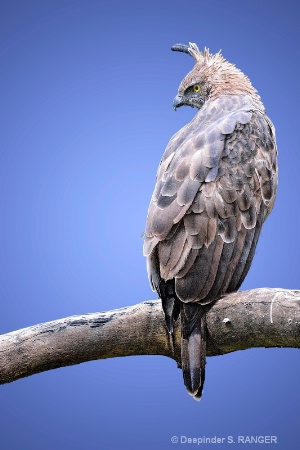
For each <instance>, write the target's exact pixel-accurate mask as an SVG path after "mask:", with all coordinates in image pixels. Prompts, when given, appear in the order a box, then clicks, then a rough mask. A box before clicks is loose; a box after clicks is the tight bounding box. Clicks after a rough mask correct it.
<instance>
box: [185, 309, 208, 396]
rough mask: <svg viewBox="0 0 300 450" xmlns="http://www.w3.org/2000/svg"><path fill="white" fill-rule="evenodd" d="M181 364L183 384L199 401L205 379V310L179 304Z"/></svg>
mask: <svg viewBox="0 0 300 450" xmlns="http://www.w3.org/2000/svg"><path fill="white" fill-rule="evenodd" d="M180 320H181V364H182V371H183V379H184V384H185V386H186V388H187V390H188V392H189V394H191V395H192V396H193V397H194V398H195V399H196V400H200V399H201V395H202V389H203V385H204V379H205V360H206V308H205V307H204V306H201V305H199V304H197V303H181V312H180Z"/></svg>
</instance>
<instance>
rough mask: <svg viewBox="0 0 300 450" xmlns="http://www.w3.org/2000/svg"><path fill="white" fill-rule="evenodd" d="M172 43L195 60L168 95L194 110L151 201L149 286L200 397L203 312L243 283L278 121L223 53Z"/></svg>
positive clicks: (268, 195) (261, 215)
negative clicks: (177, 338)
mask: <svg viewBox="0 0 300 450" xmlns="http://www.w3.org/2000/svg"><path fill="white" fill-rule="evenodd" d="M172 50H174V51H180V52H184V53H187V54H189V55H190V56H192V57H193V58H194V59H195V61H196V63H195V65H194V67H193V69H192V70H191V71H190V72H189V73H188V74H187V75H186V76H185V78H184V79H183V80H182V82H181V84H180V86H179V90H178V94H177V95H176V97H175V99H174V101H173V107H174V109H175V110H176V109H177V108H179V107H181V106H184V105H186V106H192V107H196V108H197V109H198V112H197V114H196V115H195V117H194V118H193V120H192V121H191V122H190V123H189V124H187V125H186V126H184V127H183V128H182V129H181V130H179V131H178V132H177V133H176V134H175V135H174V136H173V137H172V138H171V140H170V142H169V143H168V145H167V148H166V150H165V152H164V154H163V157H162V159H161V162H160V165H159V169H158V172H157V177H156V185H155V189H154V192H153V195H152V198H151V201H150V205H149V210H148V216H147V223H146V231H145V242H144V255H145V256H146V257H147V270H148V276H149V280H150V284H151V286H152V289H153V290H155V291H156V292H157V293H158V295H159V297H160V298H161V301H162V307H163V310H164V314H165V319H166V327H167V329H168V331H169V333H170V334H172V333H173V324H174V322H175V321H176V320H177V319H178V317H179V316H180V326H181V365H182V370H183V378H184V383H185V385H186V387H187V390H188V392H189V393H190V394H191V395H192V396H193V397H194V398H195V399H200V398H201V395H202V389H203V384H204V378H205V358H206V336H207V329H206V312H207V311H208V309H209V308H210V307H211V305H212V304H213V303H214V302H215V301H217V300H218V299H220V298H221V296H223V295H224V294H226V293H229V292H233V291H236V290H238V289H239V287H240V285H241V284H242V282H243V280H244V278H245V276H246V275H247V272H248V270H249V268H250V265H251V262H252V258H253V256H254V252H255V248H256V244H257V241H258V237H259V234H260V231H261V228H262V225H263V223H264V221H265V220H266V218H267V216H268V214H269V213H270V212H271V210H272V207H273V205H274V201H275V196H276V189H277V148H276V139H275V129H274V126H273V124H272V122H271V120H270V119H269V118H268V117H267V115H266V113H265V108H264V106H263V104H262V102H261V99H260V97H259V95H258V93H257V91H256V90H255V89H254V87H253V86H252V84H251V82H250V80H249V78H248V77H247V76H246V75H244V74H243V73H242V72H241V71H240V70H239V69H237V68H236V67H235V66H234V65H233V64H231V63H229V62H228V61H226V60H225V58H224V57H223V56H222V55H221V53H220V52H219V53H216V54H214V55H212V54H210V53H209V50H208V49H207V48H205V49H204V51H203V52H201V51H200V50H199V49H198V47H197V45H196V44H192V43H190V44H189V46H187V45H183V44H176V45H174V46H173V47H172Z"/></svg>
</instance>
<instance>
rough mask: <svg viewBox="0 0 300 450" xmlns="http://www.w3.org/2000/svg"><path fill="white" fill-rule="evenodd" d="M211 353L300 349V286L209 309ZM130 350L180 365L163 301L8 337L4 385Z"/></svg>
mask: <svg viewBox="0 0 300 450" xmlns="http://www.w3.org/2000/svg"><path fill="white" fill-rule="evenodd" d="M207 328H208V348H207V355H208V356H216V355H223V354H225V353H229V352H233V351H236V350H244V349H247V348H253V347H293V348H300V291H292V290H287V289H268V288H262V289H253V290H250V291H244V292H236V293H233V294H229V295H227V296H224V297H223V298H222V299H220V300H218V301H217V302H216V303H215V304H214V305H213V306H212V307H211V309H210V311H209V312H208V313H207ZM130 355H164V356H168V357H170V358H173V359H174V360H176V361H177V362H178V363H179V364H180V328H179V324H178V323H176V325H175V330H174V336H173V337H171V336H170V335H169V334H168V332H167V330H166V328H165V324H164V317H163V312H162V308H161V303H160V301H159V300H151V301H145V302H142V303H139V304H137V305H134V306H128V307H126V308H121V309H116V310H113V311H107V312H99V313H89V314H83V315H78V316H71V317H66V318H64V319H59V320H54V321H52V322H46V323H42V324H39V325H35V326H32V327H28V328H24V329H21V330H18V331H14V332H11V333H8V334H5V335H2V336H0V384H3V383H9V382H12V381H15V380H17V379H19V378H22V377H27V376H29V375H33V374H35V373H39V372H43V371H46V370H51V369H55V368H58V367H64V366H69V365H73V364H79V363H82V362H85V361H91V360H96V359H105V358H114V357H120V356H130Z"/></svg>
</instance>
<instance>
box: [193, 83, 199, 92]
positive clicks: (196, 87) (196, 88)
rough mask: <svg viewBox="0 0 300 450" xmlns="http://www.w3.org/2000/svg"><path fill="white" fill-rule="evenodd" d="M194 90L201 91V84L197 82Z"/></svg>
mask: <svg viewBox="0 0 300 450" xmlns="http://www.w3.org/2000/svg"><path fill="white" fill-rule="evenodd" d="M193 91H194V92H200V91H201V86H200V84H195V86H193Z"/></svg>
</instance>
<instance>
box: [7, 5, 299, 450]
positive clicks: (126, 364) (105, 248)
mask: <svg viewBox="0 0 300 450" xmlns="http://www.w3.org/2000/svg"><path fill="white" fill-rule="evenodd" d="M298 8H299V6H298V1H292V0H286V1H279V0H272V1H267V0H265V1H261V0H251V1H249V2H245V1H241V0H198V1H196V0H186V1H182V0H181V1H178V0H172V1H171V0H165V1H164V0H160V1H157V0H154V1H151V2H150V1H139V2H137V1H115V0H110V1H100V0H98V1H97V0H87V1H84V0H51V1H50V0H39V1H31V0H26V1H23V0H19V1H16V0H9V1H8V0H1V1H0V55H1V59H0V60H1V73H0V90H1V97H0V98H1V105H0V115H1V120H0V126H1V135H0V136H1V137H0V139H1V146H0V186H1V187H0V209H1V222H0V240H1V251H0V264H1V283H0V313H1V320H0V333H7V332H9V331H13V330H17V329H19V328H23V327H26V326H30V325H34V324H36V323H40V322H45V321H50V320H54V319H58V318H61V317H66V316H70V315H73V314H81V313H86V312H94V311H105V310H109V309H114V308H119V307H123V306H126V305H133V304H135V303H139V302H140V301H143V300H148V299H154V298H156V297H155V295H154V293H153V292H152V291H151V289H150V287H149V284H148V279H147V274H146V266H145V260H144V257H143V256H142V243H143V241H142V239H141V237H140V236H141V233H142V232H143V230H144V225H145V218H146V214H147V209H148V204H149V200H150V197H151V194H152V190H153V187H154V182H155V174H156V170H157V166H158V164H159V161H160V158H161V156H162V153H163V151H164V149H165V146H166V144H167V142H168V140H169V139H170V137H171V136H172V135H173V134H174V133H175V132H176V131H177V130H178V129H179V128H180V127H182V126H183V125H184V124H186V123H187V122H188V121H190V120H191V118H192V117H193V115H194V114H195V110H193V109H191V108H181V109H180V110H178V111H177V112H176V113H174V111H173V109H172V100H173V98H174V96H175V95H176V93H177V89H178V85H179V83H180V81H181V79H182V78H183V77H184V75H185V74H186V73H187V72H188V71H189V70H190V69H191V68H192V66H193V61H192V59H191V58H189V57H188V56H187V55H183V54H177V53H173V52H171V51H170V46H171V45H172V44H174V43H178V42H182V43H188V42H189V41H192V42H196V43H197V44H198V45H199V47H200V48H203V47H204V46H207V47H209V48H210V50H211V51H212V52H216V51H218V50H219V49H222V51H223V55H224V56H225V58H227V59H228V60H229V61H230V62H233V63H235V64H236V65H237V66H238V67H239V68H240V69H241V70H242V71H244V72H245V73H246V74H247V75H248V76H249V77H250V79H251V81H252V83H253V85H254V86H255V87H256V88H257V90H258V91H259V93H260V95H261V97H262V100H263V102H264V104H265V106H266V109H267V112H268V115H269V116H270V118H271V119H272V121H273V122H274V124H275V127H276V132H277V142H278V148H279V165H280V169H279V174H280V180H279V183H280V185H279V191H278V197H277V202H276V205H275V208H274V211H273V213H272V214H271V216H270V217H269V219H268V221H267V223H266V225H265V226H264V229H263V232H262V235H261V238H260V242H259V245H258V248H257V252H256V256H255V258H254V262H253V265H252V268H251V270H250V272H249V274H248V276H247V278H246V280H245V282H244V284H243V286H242V288H243V289H251V288H256V287H282V288H291V289H297V288H299V287H300V286H299V263H300V261H299V250H300V242H299V228H300V220H299V219H300V216H299V194H298V189H299V187H298V186H299V174H298V170H299V163H300V157H299V133H298V131H299V80H300V64H299V53H300V50H299V42H300V29H299V20H300V14H299V9H298ZM206 373H207V381H206V384H205V389H204V396H203V399H202V401H201V402H200V404H199V403H197V402H195V401H193V400H192V398H191V397H190V396H188V395H187V394H186V391H185V388H184V386H183V381H182V374H181V371H180V370H178V369H177V368H176V363H175V362H174V361H173V360H171V359H167V358H165V357H162V356H144V357H130V358H116V359H110V360H103V361H93V362H89V363H85V364H81V365H78V366H73V367H67V368H62V369H57V370H54V371H50V372H45V373H42V374H38V375H35V376H32V377H29V378H27V379H22V380H19V381H16V382H14V383H12V384H8V385H4V386H1V387H0V404H1V408H0V436H1V438H0V447H1V450H2V449H3V450H40V449H43V450H54V449H55V450H61V449H62V450H68V449H72V450H86V449H87V450H89V449H91V450H106V449H112V450H122V449H127V448H128V449H131V450H140V449H145V450H150V449H151V450H152V449H162V450H164V449H172V448H173V449H174V448H186V447H188V448H195V446H194V445H191V444H190V445H189V446H188V444H186V445H183V444H182V445H180V444H177V447H176V444H172V443H171V440H170V439H171V437H172V436H173V435H176V436H181V435H186V436H189V437H201V436H219V437H227V436H229V435H233V436H235V437H236V436H237V435H257V434H263V435H276V436H277V437H278V444H277V445H276V446H268V448H276V450H278V449H280V450H287V449H290V450H296V449H299V448H300V434H299V420H300V413H299V402H300V389H299V377H300V358H299V351H298V350H296V349H252V350H247V351H241V352H236V353H233V354H229V355H225V356H219V357H214V358H208V362H207V372H206ZM203 447H205V448H211V447H212V445H211V446H204V445H202V447H201V448H203ZM215 447H216V446H215ZM215 447H214V448H215ZM217 447H218V448H221V449H222V450H223V449H225V448H227V447H230V448H241V449H244V448H250V446H247V445H244V446H242V445H239V446H233V445H225V444H224V445H219V446H217ZM251 448H252V449H253V448H256V446H253V445H252V446H251Z"/></svg>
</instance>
